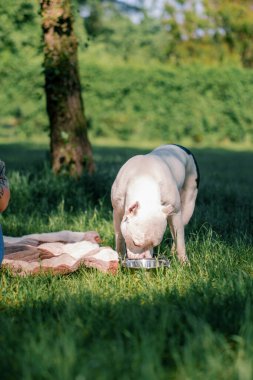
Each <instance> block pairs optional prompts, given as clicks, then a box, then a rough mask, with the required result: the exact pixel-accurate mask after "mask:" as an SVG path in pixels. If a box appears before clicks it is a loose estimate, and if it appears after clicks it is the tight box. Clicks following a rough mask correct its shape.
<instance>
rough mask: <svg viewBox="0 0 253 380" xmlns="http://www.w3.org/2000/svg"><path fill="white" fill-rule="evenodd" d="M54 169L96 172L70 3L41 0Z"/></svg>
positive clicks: (73, 172)
mask: <svg viewBox="0 0 253 380" xmlns="http://www.w3.org/2000/svg"><path fill="white" fill-rule="evenodd" d="M40 3H41V16H42V29H43V40H44V71H45V91H46V100H47V112H48V116H49V121H50V141H51V143H50V148H51V157H52V168H53V170H54V171H55V172H56V173H60V172H67V173H69V174H70V175H78V176H80V175H81V174H82V173H83V171H84V170H87V171H88V172H89V173H91V172H93V170H94V163H93V157H92V150H91V145H90V142H89V139H88V134H87V123H86V119H85V116H84V106H83V101H82V95H81V85H80V77H79V70H78V60H77V47H78V43H77V38H76V36H75V33H74V30H73V16H72V11H71V4H70V0H40Z"/></svg>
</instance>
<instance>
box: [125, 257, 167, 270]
mask: <svg viewBox="0 0 253 380" xmlns="http://www.w3.org/2000/svg"><path fill="white" fill-rule="evenodd" d="M122 265H123V267H125V268H129V269H157V268H168V267H169V266H170V262H169V260H168V259H159V258H157V259H156V258H153V259H125V260H124V261H122Z"/></svg>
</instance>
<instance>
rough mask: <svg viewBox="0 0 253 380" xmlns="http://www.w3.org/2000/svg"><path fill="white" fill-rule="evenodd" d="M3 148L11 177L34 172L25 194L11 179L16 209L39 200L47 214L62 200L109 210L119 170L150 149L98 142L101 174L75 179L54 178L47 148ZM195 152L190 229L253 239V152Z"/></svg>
mask: <svg viewBox="0 0 253 380" xmlns="http://www.w3.org/2000/svg"><path fill="white" fill-rule="evenodd" d="M0 149H1V159H3V160H5V161H6V165H7V173H8V175H9V173H11V172H12V171H21V173H23V174H24V175H25V174H26V173H28V174H29V179H28V180H27V188H26V190H25V191H26V193H25V196H24V197H22V191H23V189H22V186H24V184H23V183H20V182H19V183H17V184H16V185H15V183H14V185H13V186H12V183H11V186H12V189H13V192H12V194H13V196H12V204H13V207H11V212H12V213H13V212H16V211H17V212H18V210H20V211H21V212H22V213H23V212H24V211H26V212H32V211H34V204H36V207H37V208H38V213H41V214H43V215H46V214H47V213H48V214H49V213H50V212H51V211H52V210H57V209H58V208H59V204H60V202H64V207H65V210H67V211H69V212H76V211H80V210H83V208H84V206H85V208H87V207H90V208H91V209H92V208H94V207H97V206H98V205H100V204H101V202H102V203H103V208H104V209H107V210H108V211H110V210H111V203H110V191H111V185H112V183H113V181H114V178H115V176H116V174H117V172H118V170H119V168H120V167H121V165H122V164H123V163H124V162H125V161H126V160H127V159H128V158H130V157H132V156H133V155H136V154H145V153H147V152H148V150H145V149H136V148H127V147H126V148H122V147H120V148H117V147H112V148H110V147H96V146H95V147H94V158H95V161H96V165H97V171H96V173H95V174H94V176H93V177H89V176H87V175H84V176H83V178H82V179H81V180H79V181H73V180H72V179H70V178H68V177H58V178H57V177H55V176H53V174H52V173H51V172H50V170H49V153H48V150H47V149H46V147H45V148H43V147H41V146H39V145H35V144H8V145H0ZM193 152H194V154H195V156H196V159H197V161H198V163H199V167H200V173H201V182H200V189H199V195H198V199H197V205H196V209H195V213H194V216H193V218H192V220H191V222H190V225H189V227H188V228H187V231H192V230H195V231H198V230H199V229H200V228H201V227H202V226H203V225H205V224H206V225H209V226H212V228H213V229H214V230H215V231H216V232H217V233H218V234H219V235H221V236H222V238H224V239H226V240H227V241H234V240H235V239H240V238H244V237H246V238H247V239H248V241H252V236H253V223H252V219H253V198H252V188H253V176H252V167H253V153H252V152H235V151H228V150H222V149H193ZM45 166H46V167H47V170H45ZM73 184H74V186H73ZM15 187H16V189H15ZM20 187H21V189H20ZM29 192H30V193H29ZM31 200H33V202H31ZM29 205H31V207H29ZM40 207H41V210H40ZM71 210H72V211H71ZM108 215H109V213H108Z"/></svg>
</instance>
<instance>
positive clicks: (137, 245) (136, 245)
mask: <svg viewBox="0 0 253 380" xmlns="http://www.w3.org/2000/svg"><path fill="white" fill-rule="evenodd" d="M133 245H134V246H135V247H141V246H140V245H139V244H136V243H135V242H134V241H133Z"/></svg>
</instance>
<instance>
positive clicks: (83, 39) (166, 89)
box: [0, 0, 253, 142]
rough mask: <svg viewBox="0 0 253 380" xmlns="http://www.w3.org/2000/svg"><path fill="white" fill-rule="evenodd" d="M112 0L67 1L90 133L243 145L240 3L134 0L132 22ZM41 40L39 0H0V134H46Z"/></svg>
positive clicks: (244, 10)
mask: <svg viewBox="0 0 253 380" xmlns="http://www.w3.org/2000/svg"><path fill="white" fill-rule="evenodd" d="M78 3H79V5H78ZM115 3H116V2H115V1H99V0H96V1H95V0H89V1H88V0H87V1H81V0H80V1H73V6H74V7H75V15H76V22H75V28H76V33H77V35H78V39H79V66H80V72H81V79H82V85H83V93H84V100H85V111H86V115H87V118H88V122H89V133H90V135H91V137H100V136H101V137H104V136H105V137H110V138H112V137H115V138H120V139H124V140H127V139H138V138H141V139H143V136H145V139H157V140H161V139H162V140H164V141H172V140H174V141H175V140H177V141H180V140H181V139H182V138H183V137H184V138H185V137H189V139H190V140H192V141H196V142H201V141H206V140H208V141H209V140H212V141H213V142H218V141H225V140H231V141H235V142H244V141H252V122H253V111H252V106H251V103H252V97H253V76H252V71H251V69H247V70H246V69H245V68H243V67H242V66H247V67H250V66H251V64H250V62H251V53H250V48H251V45H252V44H251V42H250V43H249V41H250V38H251V35H252V31H251V24H252V25H253V23H251V18H252V9H249V2H248V1H243V2H238V1H225V2H221V1H218V0H217V1H210V2H208V4H207V3H205V2H203V3H202V8H201V9H199V8H198V7H197V4H198V3H200V2H199V1H191V2H189V1H180V2H179V1H178V2H173V4H174V5H173V6H172V5H170V7H169V6H168V5H167V6H166V8H165V9H164V12H163V14H162V15H161V17H160V18H152V17H151V15H150V14H148V13H147V12H146V11H145V10H143V8H142V7H141V5H142V2H141V1H140V2H138V3H137V5H138V7H139V8H138V12H139V13H138V14H139V15H140V14H142V18H141V19H140V20H141V21H140V22H139V23H133V22H132V21H131V20H130V19H129V14H130V13H129V12H130V10H129V9H128V10H127V12H122V9H120V8H119V7H116V6H115ZM118 3H119V2H118ZM80 4H81V5H80ZM167 4H168V3H167ZM79 6H80V7H81V8H80V9H81V14H82V15H83V16H84V13H83V6H85V7H88V8H85V9H86V14H85V18H84V17H80V12H79V8H78V7H79ZM87 9H88V11H89V12H87ZM131 11H132V10H131ZM141 12H142V13H141ZM239 16H240V17H239ZM41 36H42V31H41V20H40V15H39V2H38V1H37V2H34V1H32V0H16V1H14V0H10V1H8V2H2V3H1V4H0V53H1V61H0V73H1V76H0V78H1V92H0V101H1V111H0V136H4V135H10V134H15V133H17V134H18V133H20V131H22V132H23V133H24V134H25V135H26V136H29V135H34V134H36V133H37V132H38V133H41V132H42V131H47V128H48V120H47V115H46V110H45V96H44V89H43V86H44V77H43V71H42V60H43V54H42V47H41ZM243 46H244V47H245V48H243ZM243 49H244V50H243ZM243 57H244V58H243Z"/></svg>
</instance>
